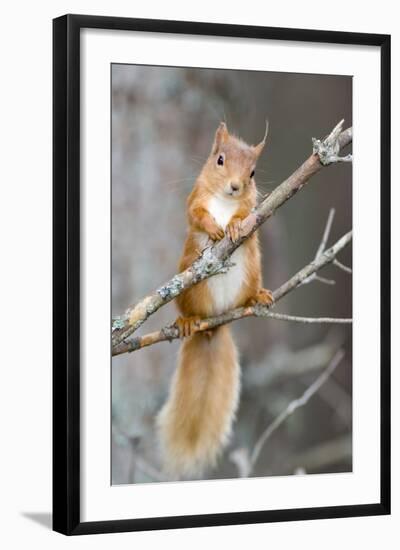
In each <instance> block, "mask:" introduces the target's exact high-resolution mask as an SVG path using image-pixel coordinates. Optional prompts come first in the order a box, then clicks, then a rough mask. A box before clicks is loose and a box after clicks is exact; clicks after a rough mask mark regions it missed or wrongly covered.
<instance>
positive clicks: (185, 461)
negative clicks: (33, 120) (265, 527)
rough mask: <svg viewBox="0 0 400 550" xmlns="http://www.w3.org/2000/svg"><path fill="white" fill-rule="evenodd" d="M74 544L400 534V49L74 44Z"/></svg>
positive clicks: (236, 35)
mask: <svg viewBox="0 0 400 550" xmlns="http://www.w3.org/2000/svg"><path fill="white" fill-rule="evenodd" d="M53 69H54V70H53V77H54V376H53V380H54V430H53V440H54V479H53V486H54V516H53V517H54V529H55V530H56V531H59V532H61V533H64V534H68V535H73V534H84V533H103V532H116V531H134V530H149V529H168V528H178V527H196V526H211V525H227V524H240V523H255V522H272V521H288V520H301V519H317V518H336V517H348V516H361V515H378V514H388V513H390V357H389V354H390V256H389V250H390V37H389V36H386V35H372V34H358V33H342V32H331V31H316V30H300V29H278V28H267V27H249V26H236V25H217V24H208V23H195V22H178V21H156V20H141V19H125V18H114V17H96V16H83V15H66V16H63V17H60V18H58V19H55V20H54V67H53Z"/></svg>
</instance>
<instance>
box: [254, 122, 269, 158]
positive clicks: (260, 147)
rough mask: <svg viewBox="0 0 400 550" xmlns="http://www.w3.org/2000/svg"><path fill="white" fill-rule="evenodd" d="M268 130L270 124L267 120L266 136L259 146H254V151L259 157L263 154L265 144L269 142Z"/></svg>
mask: <svg viewBox="0 0 400 550" xmlns="http://www.w3.org/2000/svg"><path fill="white" fill-rule="evenodd" d="M268 129H269V122H268V120H266V121H265V134H264V137H263V139H262V141H260V143H259V144H258V145H255V146H254V151H255V153H256V156H257V157H259V156H260V155H261V153H262V151H263V149H264V147H265V143H266V141H267V136H268Z"/></svg>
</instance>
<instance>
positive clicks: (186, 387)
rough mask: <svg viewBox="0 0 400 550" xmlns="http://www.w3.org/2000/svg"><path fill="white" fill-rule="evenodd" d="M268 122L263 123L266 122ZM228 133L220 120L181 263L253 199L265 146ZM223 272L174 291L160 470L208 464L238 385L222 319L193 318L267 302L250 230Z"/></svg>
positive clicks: (231, 224) (221, 442) (235, 234)
mask: <svg viewBox="0 0 400 550" xmlns="http://www.w3.org/2000/svg"><path fill="white" fill-rule="evenodd" d="M267 129H268V126H267ZM266 137H267V130H266V132H265V136H264V139H263V140H262V141H261V142H260V143H259V144H258V145H248V144H247V143H245V142H244V141H242V140H241V139H240V138H238V137H236V136H234V135H232V134H230V133H229V132H228V129H227V127H226V124H225V123H223V122H221V124H220V125H219V127H218V129H217V131H216V134H215V139H214V143H213V146H212V149H211V152H210V155H209V157H208V159H207V161H206V163H205V165H204V166H203V168H202V170H201V173H200V175H199V176H198V178H197V180H196V182H195V185H194V188H193V190H192V192H191V194H190V196H189V198H188V201H187V212H188V221H189V229H188V234H187V238H186V241H185V244H184V247H183V253H182V257H181V259H180V263H179V271H183V270H184V269H186V268H187V267H188V266H189V265H190V264H192V263H193V261H194V260H195V259H196V258H197V257H198V256H199V254H200V253H201V251H202V250H204V249H205V248H206V247H207V246H211V245H212V244H213V241H218V240H220V239H222V238H223V237H224V236H225V235H227V236H228V237H229V238H230V239H231V240H232V241H234V242H235V241H237V240H238V239H239V238H240V231H241V222H242V220H243V219H244V218H246V217H247V216H248V215H249V214H250V212H251V210H252V208H254V207H255V206H256V198H257V189H256V182H255V179H254V174H255V167H256V163H257V160H258V158H259V156H260V154H261V152H262V151H263V149H264V146H265V141H266ZM231 261H232V263H233V264H234V265H233V266H232V267H230V268H229V270H228V271H227V272H226V273H223V274H219V275H214V276H213V277H210V278H209V279H207V280H205V281H202V282H200V283H199V284H197V285H195V286H193V287H192V288H190V289H188V290H186V291H184V292H183V293H182V294H180V295H179V296H178V297H177V298H176V302H177V305H178V309H179V310H180V313H181V317H178V319H177V320H176V324H177V326H178V328H179V332H180V336H181V338H183V343H182V346H181V349H180V352H179V359H178V366H177V369H176V372H175V374H174V377H173V380H172V384H171V388H170V393H169V398H168V400H167V402H166V403H165V405H164V407H163V408H162V410H161V411H160V413H159V415H158V419H157V424H158V428H159V433H160V441H161V446H162V452H163V456H164V462H165V469H166V470H167V471H168V472H170V474H171V475H173V476H175V477H178V478H179V477H188V476H198V475H200V474H202V473H203V472H204V470H205V469H206V468H209V467H213V466H215V464H216V461H217V458H218V456H219V455H220V453H221V451H222V450H223V448H224V447H225V446H226V444H227V442H228V440H229V436H230V434H231V432H232V425H233V421H234V418H235V414H236V410H237V406H238V401H239V391H240V366H239V359H238V352H237V349H236V346H235V343H234V341H233V339H232V336H231V333H230V329H229V327H228V326H227V325H223V326H221V327H219V328H216V329H213V330H211V331H207V332H196V330H197V323H198V320H199V319H200V318H203V317H210V316H213V315H218V314H221V313H223V312H225V311H228V310H230V309H232V308H235V307H239V306H245V305H254V304H256V303H262V304H267V305H270V304H271V303H272V302H273V297H272V293H271V292H270V291H269V290H266V289H264V288H263V287H262V274H261V253H260V246H259V242H258V236H257V234H256V233H254V234H253V235H251V237H250V238H248V239H247V240H245V241H244V242H243V244H242V245H241V246H239V248H237V249H236V250H235V252H234V253H233V254H232V256H231Z"/></svg>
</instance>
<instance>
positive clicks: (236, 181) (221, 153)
mask: <svg viewBox="0 0 400 550" xmlns="http://www.w3.org/2000/svg"><path fill="white" fill-rule="evenodd" d="M267 134H268V122H267V124H266V130H265V135H264V138H263V139H262V141H260V143H259V144H258V145H248V144H247V143H245V142H244V141H243V140H241V139H240V138H238V137H236V136H234V135H232V134H230V133H229V132H228V128H227V127H226V124H225V122H221V123H220V125H219V126H218V128H217V131H216V132H215V138H214V143H213V146H212V149H211V153H210V156H209V157H208V160H207V162H206V164H205V167H204V170H203V176H204V178H203V179H204V181H206V182H207V186H208V188H209V191H211V192H212V193H218V194H220V195H222V196H225V197H227V198H232V199H242V198H244V197H246V196H248V195H249V194H250V193H252V192H253V193H254V191H255V186H256V183H255V180H254V174H255V168H256V164H257V160H258V158H259V156H260V155H261V153H262V151H263V149H264V146H265V142H266V139H267Z"/></svg>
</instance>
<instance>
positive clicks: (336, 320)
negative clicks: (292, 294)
mask: <svg viewBox="0 0 400 550" xmlns="http://www.w3.org/2000/svg"><path fill="white" fill-rule="evenodd" d="M268 318H269V319H276V320H277V321H292V322H294V323H306V324H307V323H320V324H324V323H328V324H330V325H342V324H351V323H352V322H353V319H348V318H346V319H343V318H340V317H299V316H298V315H286V313H272V312H271V313H269V314H268Z"/></svg>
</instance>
